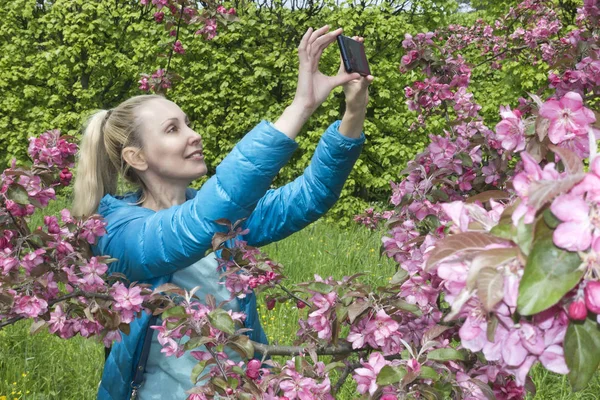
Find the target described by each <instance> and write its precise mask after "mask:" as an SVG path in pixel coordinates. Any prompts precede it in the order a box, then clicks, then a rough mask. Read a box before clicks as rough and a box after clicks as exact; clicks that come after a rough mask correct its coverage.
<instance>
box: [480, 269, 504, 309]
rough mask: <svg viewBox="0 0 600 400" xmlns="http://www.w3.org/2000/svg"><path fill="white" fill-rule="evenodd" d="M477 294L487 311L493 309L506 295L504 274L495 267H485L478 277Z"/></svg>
mask: <svg viewBox="0 0 600 400" xmlns="http://www.w3.org/2000/svg"><path fill="white" fill-rule="evenodd" d="M477 296H478V297H479V300H481V303H482V304H483V308H484V309H485V310H486V311H488V312H489V311H492V310H493V309H494V307H495V306H496V304H498V303H499V302H500V301H501V300H502V298H503V297H504V276H503V275H502V274H501V273H500V272H498V270H497V269H495V268H483V269H482V270H481V271H479V276H478V277H477Z"/></svg>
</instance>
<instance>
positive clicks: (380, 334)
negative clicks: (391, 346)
mask: <svg viewBox="0 0 600 400" xmlns="http://www.w3.org/2000/svg"><path fill="white" fill-rule="evenodd" d="M398 328H400V325H399V324H398V322H396V321H394V320H393V319H392V317H390V316H389V315H388V314H387V313H386V312H385V311H384V310H383V309H381V310H379V311H377V314H376V315H375V318H373V319H371V320H369V321H368V322H367V325H366V327H365V331H366V333H367V338H368V339H367V340H368V341H369V342H370V343H371V344H375V345H376V346H379V347H381V346H384V345H385V341H386V339H387V338H389V337H390V336H391V335H393V334H394V333H395V332H396V331H397V330H398ZM376 346H373V347H376Z"/></svg>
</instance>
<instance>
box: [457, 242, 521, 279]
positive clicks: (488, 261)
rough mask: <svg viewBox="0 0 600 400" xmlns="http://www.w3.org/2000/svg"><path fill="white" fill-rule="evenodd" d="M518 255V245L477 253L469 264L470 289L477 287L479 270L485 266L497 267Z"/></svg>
mask: <svg viewBox="0 0 600 400" xmlns="http://www.w3.org/2000/svg"><path fill="white" fill-rule="evenodd" d="M516 256H517V248H516V247H508V248H503V249H490V250H484V251H482V252H481V253H479V254H477V256H475V258H473V261H472V262H471V265H470V266H469V273H468V275H467V288H468V289H469V290H473V289H475V284H476V282H477V278H478V276H479V272H480V271H481V270H482V269H483V268H487V267H492V268H493V267H497V266H498V265H501V264H504V263H505V262H507V261H509V260H511V259H513V258H515V257H516Z"/></svg>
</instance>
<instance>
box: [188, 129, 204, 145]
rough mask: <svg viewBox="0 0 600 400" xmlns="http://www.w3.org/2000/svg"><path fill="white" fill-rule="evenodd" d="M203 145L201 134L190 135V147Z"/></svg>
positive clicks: (193, 133)
mask: <svg viewBox="0 0 600 400" xmlns="http://www.w3.org/2000/svg"><path fill="white" fill-rule="evenodd" d="M201 143H202V136H200V134H199V133H196V132H192V134H191V135H190V145H191V146H198V145H199V144H201Z"/></svg>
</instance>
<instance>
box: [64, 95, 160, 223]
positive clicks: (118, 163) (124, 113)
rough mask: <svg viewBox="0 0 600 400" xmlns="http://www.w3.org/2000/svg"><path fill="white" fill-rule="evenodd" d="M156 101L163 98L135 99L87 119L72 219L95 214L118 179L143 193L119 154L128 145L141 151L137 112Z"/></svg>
mask: <svg viewBox="0 0 600 400" xmlns="http://www.w3.org/2000/svg"><path fill="white" fill-rule="evenodd" d="M157 99H164V97H162V96H158V95H141V96H135V97H132V98H130V99H128V100H126V101H124V102H123V103H121V104H119V105H118V106H117V107H116V108H114V109H113V110H110V111H108V110H101V111H98V112H96V113H94V114H93V115H92V116H91V117H90V118H89V119H88V121H87V123H86V125H85V128H84V132H83V138H82V140H81V146H80V148H79V155H78V160H77V174H76V177H75V184H74V187H73V196H74V197H73V208H72V213H73V215H74V216H77V217H85V216H89V215H92V214H95V213H96V210H97V208H98V205H99V204H100V200H101V199H102V197H104V195H106V194H116V191H117V182H118V179H119V176H122V177H123V178H125V180H126V181H128V182H130V183H132V184H134V185H138V186H140V187H141V188H142V192H143V191H144V185H143V182H142V181H141V180H140V178H139V177H138V175H137V174H136V173H135V170H133V169H131V168H130V167H129V165H128V164H127V163H126V162H125V160H123V156H122V151H123V149H124V148H125V147H128V146H133V147H138V148H140V149H141V148H142V142H141V134H140V131H139V126H140V121H139V119H138V113H137V111H138V110H139V108H140V107H142V106H143V105H144V104H146V103H148V102H149V101H152V100H157ZM143 197H144V193H143V194H142V199H140V201H143Z"/></svg>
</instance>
